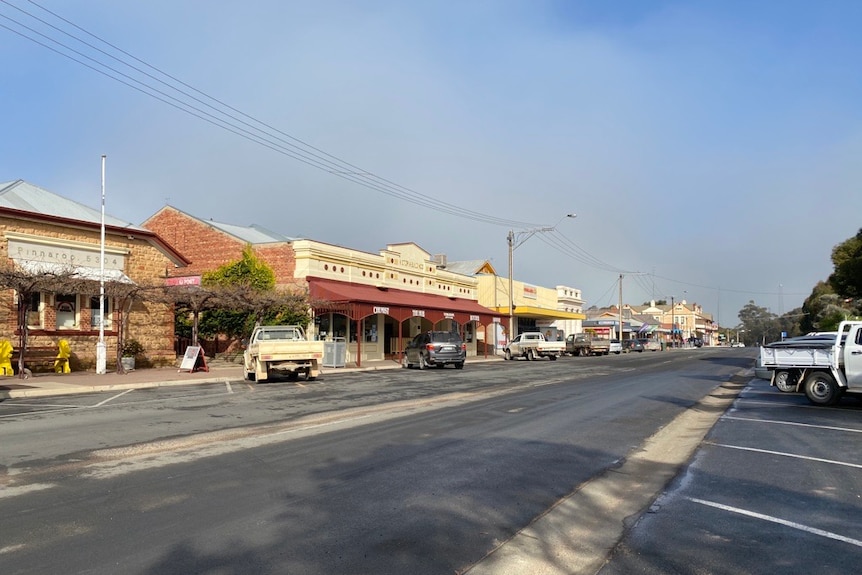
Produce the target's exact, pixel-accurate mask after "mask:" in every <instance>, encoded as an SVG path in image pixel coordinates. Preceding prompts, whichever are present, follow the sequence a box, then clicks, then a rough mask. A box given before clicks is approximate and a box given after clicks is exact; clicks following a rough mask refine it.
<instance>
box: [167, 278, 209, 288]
mask: <svg viewBox="0 0 862 575" xmlns="http://www.w3.org/2000/svg"><path fill="white" fill-rule="evenodd" d="M165 285H166V286H199V285H201V276H181V277H175V278H165Z"/></svg>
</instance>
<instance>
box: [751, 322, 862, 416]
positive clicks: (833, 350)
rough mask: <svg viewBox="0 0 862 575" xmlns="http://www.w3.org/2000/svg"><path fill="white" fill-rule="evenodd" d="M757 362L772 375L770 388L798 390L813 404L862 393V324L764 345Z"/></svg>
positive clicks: (834, 400)
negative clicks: (830, 332)
mask: <svg viewBox="0 0 862 575" xmlns="http://www.w3.org/2000/svg"><path fill="white" fill-rule="evenodd" d="M760 363H761V366H762V367H763V368H765V369H767V370H769V371H770V372H771V375H772V377H771V385H774V386H776V387H778V388H779V389H780V390H782V391H799V390H800V389H801V390H802V391H804V392H805V396H806V397H807V398H808V401H810V402H811V403H813V404H815V405H833V404H835V403H837V402H838V400H839V399H841V396H842V395H844V394H845V393H850V394H862V321H842V322H841V323H840V324H839V326H838V332H837V333H835V334H830V335H826V336H809V337H800V338H794V339H791V340H787V341H779V342H774V343H770V344H767V345H765V346H763V347H761V348H760Z"/></svg>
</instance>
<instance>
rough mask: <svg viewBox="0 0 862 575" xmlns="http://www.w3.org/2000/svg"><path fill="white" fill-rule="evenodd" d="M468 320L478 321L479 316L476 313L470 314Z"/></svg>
mask: <svg viewBox="0 0 862 575" xmlns="http://www.w3.org/2000/svg"><path fill="white" fill-rule="evenodd" d="M470 321H479V316H478V315H471V316H470Z"/></svg>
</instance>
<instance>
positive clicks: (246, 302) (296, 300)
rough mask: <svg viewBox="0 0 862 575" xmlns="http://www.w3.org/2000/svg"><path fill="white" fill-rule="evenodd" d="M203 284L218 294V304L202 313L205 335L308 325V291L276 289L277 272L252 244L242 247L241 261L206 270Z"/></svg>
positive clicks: (231, 335) (201, 324)
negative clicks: (294, 324) (278, 326)
mask: <svg viewBox="0 0 862 575" xmlns="http://www.w3.org/2000/svg"><path fill="white" fill-rule="evenodd" d="M202 285H203V287H204V288H206V289H208V290H210V291H213V292H216V293H218V294H219V295H218V298H217V301H218V303H219V305H218V306H217V307H216V306H214V307H213V308H212V309H210V310H208V311H207V312H206V313H204V314H203V315H202V316H201V320H200V331H201V333H203V334H206V335H216V334H219V333H222V334H225V335H227V336H229V337H243V336H245V335H248V334H249V333H251V330H252V328H253V327H254V326H255V325H256V324H262V325H272V324H279V323H296V324H299V325H302V326H306V325H307V324H308V321H309V316H308V295H307V293H306V292H305V291H304V290H299V289H292V290H276V289H275V272H273V270H272V268H271V267H269V266H268V265H267V264H266V262H264V261H262V260H261V259H260V258H258V257H257V256H256V255H255V254H254V251H253V250H252V248H251V246H250V245H247V246H246V247H245V248H244V249H243V253H242V257H241V258H240V259H239V260H237V261H234V262H230V263H227V264H225V265H223V266H221V267H219V268H218V269H216V270H214V271H212V272H208V273H205V274H204V275H203V279H202Z"/></svg>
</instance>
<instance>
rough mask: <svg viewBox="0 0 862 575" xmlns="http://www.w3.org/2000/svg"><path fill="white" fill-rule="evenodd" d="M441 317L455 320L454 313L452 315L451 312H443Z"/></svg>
mask: <svg viewBox="0 0 862 575" xmlns="http://www.w3.org/2000/svg"><path fill="white" fill-rule="evenodd" d="M443 317H444V318H445V319H455V314H454V313H452V312H451V311H444V312H443Z"/></svg>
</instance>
